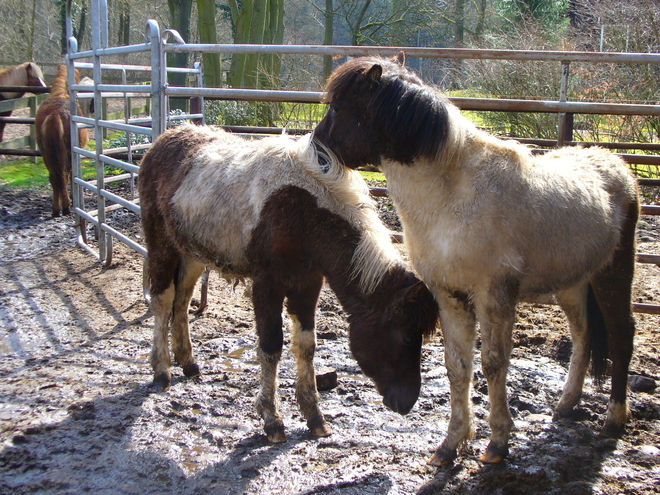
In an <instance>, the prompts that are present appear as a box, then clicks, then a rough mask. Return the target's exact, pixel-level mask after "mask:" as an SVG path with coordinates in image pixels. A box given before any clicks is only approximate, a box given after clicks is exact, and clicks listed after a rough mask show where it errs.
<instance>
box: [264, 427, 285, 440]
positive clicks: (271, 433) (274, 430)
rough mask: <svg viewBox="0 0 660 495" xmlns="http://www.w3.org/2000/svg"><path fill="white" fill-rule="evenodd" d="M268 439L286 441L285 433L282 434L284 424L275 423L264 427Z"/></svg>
mask: <svg viewBox="0 0 660 495" xmlns="http://www.w3.org/2000/svg"><path fill="white" fill-rule="evenodd" d="M264 431H265V432H266V436H267V437H268V441H269V442H271V443H284V442H286V435H285V434H284V425H283V424H282V423H275V424H272V425H268V426H265V427H264Z"/></svg>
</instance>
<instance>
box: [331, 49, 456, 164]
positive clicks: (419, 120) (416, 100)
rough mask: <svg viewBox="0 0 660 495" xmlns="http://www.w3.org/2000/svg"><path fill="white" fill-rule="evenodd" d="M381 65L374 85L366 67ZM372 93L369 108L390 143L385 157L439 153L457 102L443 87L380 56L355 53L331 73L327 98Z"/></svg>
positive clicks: (404, 159) (408, 160) (429, 156)
mask: <svg viewBox="0 0 660 495" xmlns="http://www.w3.org/2000/svg"><path fill="white" fill-rule="evenodd" d="M375 65H379V66H380V67H381V68H382V76H381V78H380V81H379V82H378V85H377V88H376V89H375V91H374V90H373V89H372V90H371V91H370V87H372V86H373V84H374V83H373V82H371V81H369V80H368V76H367V72H368V71H369V69H371V68H372V67H373V66H375ZM363 94H369V95H370V98H369V101H368V102H366V103H367V109H368V114H370V115H371V116H372V122H371V124H372V126H373V127H374V129H377V131H378V132H381V133H382V134H383V135H384V137H385V138H386V140H387V141H388V142H389V143H391V149H388V150H386V151H385V152H384V153H383V156H384V157H385V158H389V159H392V160H396V161H398V162H401V163H411V162H413V161H414V160H416V159H418V158H427V159H434V158H436V157H437V156H438V155H439V154H440V153H441V152H442V151H443V150H444V148H445V146H446V143H447V140H448V134H449V122H450V119H451V108H452V107H453V105H452V104H451V103H450V102H449V100H448V99H447V98H445V97H444V96H443V95H442V94H441V93H440V92H439V91H437V90H436V89H434V88H433V87H431V86H428V85H425V84H424V83H423V81H422V80H421V79H420V78H419V76H417V74H415V73H414V72H413V71H411V70H409V69H407V68H406V67H404V66H402V65H400V64H399V63H397V62H395V61H392V60H387V59H384V58H380V57H363V58H358V59H353V60H350V61H348V62H346V63H345V64H344V65H342V66H340V67H339V68H338V69H337V70H336V71H335V72H334V73H333V75H332V76H331V77H330V79H328V83H327V85H326V89H325V95H324V101H325V102H326V103H331V102H332V101H333V100H334V99H335V98H337V97H340V96H346V95H355V96H354V97H355V98H357V99H360V98H361V95H363Z"/></svg>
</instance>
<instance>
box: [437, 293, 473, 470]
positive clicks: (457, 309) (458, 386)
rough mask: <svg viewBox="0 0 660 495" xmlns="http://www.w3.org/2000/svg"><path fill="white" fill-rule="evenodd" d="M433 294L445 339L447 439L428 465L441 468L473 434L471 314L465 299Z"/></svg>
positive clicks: (469, 306)
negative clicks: (448, 410) (449, 413)
mask: <svg viewBox="0 0 660 495" xmlns="http://www.w3.org/2000/svg"><path fill="white" fill-rule="evenodd" d="M435 292H436V298H437V299H438V303H439V305H440V320H441V327H442V334H443V336H444V340H445V364H446V366H447V375H448V377H449V388H450V404H451V418H450V420H449V427H448V429H447V436H446V437H445V439H444V441H443V442H442V445H441V446H440V447H439V448H438V449H437V450H436V452H435V454H433V456H432V457H431V458H430V459H429V460H428V463H429V464H432V465H434V466H443V465H446V464H449V463H450V462H451V461H452V460H454V459H455V458H456V455H457V449H458V447H459V446H460V445H461V444H462V443H464V442H465V441H467V440H468V439H469V438H470V437H471V436H472V435H473V431H472V408H471V402H470V384H471V382H472V361H473V353H474V336H475V315H474V309H473V308H472V306H471V304H470V303H469V301H468V298H467V296H464V297H462V296H461V297H454V296H452V295H451V294H449V293H448V292H446V291H444V290H438V291H435Z"/></svg>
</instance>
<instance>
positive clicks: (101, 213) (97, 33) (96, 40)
mask: <svg viewBox="0 0 660 495" xmlns="http://www.w3.org/2000/svg"><path fill="white" fill-rule="evenodd" d="M101 2H102V0H92V23H91V26H92V50H93V51H94V55H93V56H92V63H93V68H92V72H93V77H94V140H95V153H96V188H97V191H96V203H97V217H96V218H97V220H98V234H99V238H98V242H99V259H100V260H101V261H102V262H103V263H106V261H107V260H108V259H112V253H108V243H107V242H106V241H107V237H108V235H107V234H106V233H105V232H104V230H103V228H102V226H103V224H105V198H104V197H103V196H102V195H101V190H102V189H103V188H104V186H105V167H104V165H103V162H102V161H101V159H100V157H101V155H102V154H103V128H102V127H101V126H99V115H102V114H103V101H102V98H101V93H100V91H98V90H97V87H98V86H97V85H98V84H101V83H102V71H101V57H100V55H99V54H98V50H99V49H100V48H101V42H102V40H101V32H102V27H101V23H102V22H103V21H107V7H106V13H105V15H106V18H104V19H102V12H101V11H102V6H101ZM106 31H107V28H106Z"/></svg>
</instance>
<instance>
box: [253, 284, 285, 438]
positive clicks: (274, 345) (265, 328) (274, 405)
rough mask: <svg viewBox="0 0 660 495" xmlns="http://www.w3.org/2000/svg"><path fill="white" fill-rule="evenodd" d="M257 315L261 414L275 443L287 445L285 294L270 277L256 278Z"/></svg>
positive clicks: (254, 295)
mask: <svg viewBox="0 0 660 495" xmlns="http://www.w3.org/2000/svg"><path fill="white" fill-rule="evenodd" d="M252 299H253V302H254V314H255V318H256V325H257V334H258V336H259V349H258V351H257V353H258V356H259V363H260V364H261V377H260V385H259V395H257V400H256V407H257V412H258V413H259V415H260V416H261V417H262V418H263V420H264V431H265V432H266V436H267V437H268V440H270V441H271V442H273V443H282V442H286V435H285V434H284V422H283V421H282V416H281V414H280V411H279V404H278V399H277V383H278V380H277V371H278V367H279V362H280V357H281V356H282V345H283V342H284V336H283V334H282V304H283V303H284V292H283V291H282V290H281V289H280V288H279V287H278V286H277V285H276V284H274V283H273V280H272V279H270V278H269V277H268V276H260V277H255V278H254V282H253V287H252Z"/></svg>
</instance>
